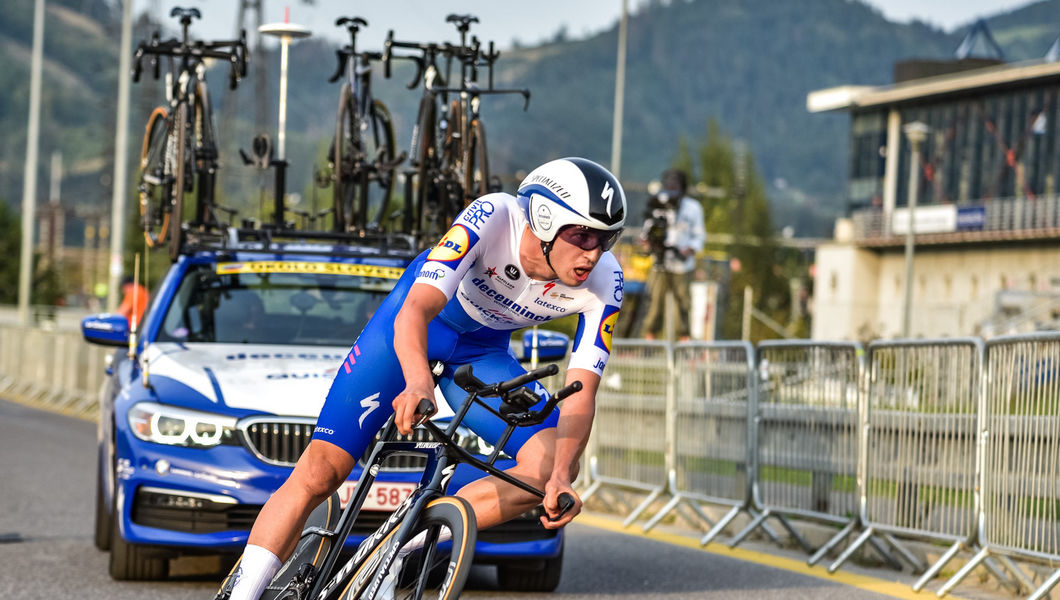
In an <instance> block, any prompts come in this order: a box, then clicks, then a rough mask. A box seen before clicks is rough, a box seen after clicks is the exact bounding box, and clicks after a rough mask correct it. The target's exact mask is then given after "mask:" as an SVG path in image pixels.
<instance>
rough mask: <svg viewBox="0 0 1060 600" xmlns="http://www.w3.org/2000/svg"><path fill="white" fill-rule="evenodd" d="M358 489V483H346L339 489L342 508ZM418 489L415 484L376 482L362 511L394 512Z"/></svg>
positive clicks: (369, 491)
mask: <svg viewBox="0 0 1060 600" xmlns="http://www.w3.org/2000/svg"><path fill="white" fill-rule="evenodd" d="M355 487H357V482H356V481H345V482H343V484H342V486H341V487H339V501H340V502H341V503H342V507H343V508H346V504H347V503H348V502H349V501H350V498H353V488H355ZM415 489H416V484H415V483H390V482H386V481H376V482H375V483H373V484H372V488H371V489H370V490H368V497H367V498H365V499H364V506H362V507H361V509H362V510H381V511H387V512H392V511H393V510H394V509H395V508H397V506H398V504H401V501H402V500H404V499H405V498H407V497H408V495H409V494H411V493H412V492H413V490H415Z"/></svg>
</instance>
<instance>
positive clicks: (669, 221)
mask: <svg viewBox="0 0 1060 600" xmlns="http://www.w3.org/2000/svg"><path fill="white" fill-rule="evenodd" d="M680 202H681V197H680V196H678V195H676V194H671V193H669V192H667V191H666V190H663V191H660V192H659V193H657V194H655V195H653V196H651V197H650V198H648V204H647V207H646V208H645V210H644V225H645V230H646V231H647V240H648V247H649V251H650V252H651V255H652V258H654V259H655V262H656V263H662V261H663V260H665V259H666V253H667V252H668V251H675V250H676V248H674V247H673V246H670V245H668V244H667V238H668V236H669V233H670V226H671V225H673V223H674V222H675V220H676V219H677V207H678V204H679V203H680Z"/></svg>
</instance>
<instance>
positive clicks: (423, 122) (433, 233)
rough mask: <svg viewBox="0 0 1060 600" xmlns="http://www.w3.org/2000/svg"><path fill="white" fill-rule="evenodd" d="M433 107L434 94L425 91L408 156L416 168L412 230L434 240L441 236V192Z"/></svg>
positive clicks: (423, 237) (423, 239)
mask: <svg viewBox="0 0 1060 600" xmlns="http://www.w3.org/2000/svg"><path fill="white" fill-rule="evenodd" d="M436 115H437V107H436V106H435V103H434V97H433V96H430V95H425V96H424V97H423V99H421V100H420V109H419V113H418V117H417V119H416V127H415V129H413V130H412V148H411V150H412V157H413V159H414V161H415V162H414V163H413V166H414V167H415V168H416V215H415V219H414V221H415V223H416V227H415V229H416V232H417V233H418V234H419V236H420V239H421V241H424V242H428V243H434V242H437V240H438V238H439V237H441V232H442V228H444V227H445V225H447V223H441V224H439V221H440V218H439V215H438V212H439V207H440V204H441V201H440V196H441V193H440V191H439V190H438V186H437V185H436V184H435V181H434V177H435V174H436V173H437V170H438V148H437V146H436V144H435V130H434V128H435V124H436V123H435V120H436V118H437V117H436Z"/></svg>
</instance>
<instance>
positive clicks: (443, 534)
mask: <svg viewBox="0 0 1060 600" xmlns="http://www.w3.org/2000/svg"><path fill="white" fill-rule="evenodd" d="M451 539H453V532H452V531H450V530H449V528H448V527H444V528H442V530H441V531H439V532H438V542H437V543H439V544H441V543H442V542H448V541H449V540H451ZM425 541H427V532H426V531H421V532H420V533H419V534H418V535H417V536H416V537H414V538H412V539H411V540H409V541H408V543H406V544H405V545H404V546H402V547H401V550H398V556H400V557H402V558H404V557H406V556H408V555H409V554H412V553H413V552H415V551H416V550H419V549H420V548H422V547H423V543H424V542H425Z"/></svg>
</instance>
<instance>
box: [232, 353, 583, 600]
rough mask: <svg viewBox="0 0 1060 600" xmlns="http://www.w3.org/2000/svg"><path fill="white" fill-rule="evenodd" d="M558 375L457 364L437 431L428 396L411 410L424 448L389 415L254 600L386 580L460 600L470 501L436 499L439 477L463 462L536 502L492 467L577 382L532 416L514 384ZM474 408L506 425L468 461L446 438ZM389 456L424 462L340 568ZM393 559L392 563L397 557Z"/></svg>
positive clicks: (322, 595) (320, 595)
mask: <svg viewBox="0 0 1060 600" xmlns="http://www.w3.org/2000/svg"><path fill="white" fill-rule="evenodd" d="M558 370H559V368H558V367H557V366H556V365H554V364H552V365H548V366H547V367H542V368H540V369H536V370H533V371H530V372H528V373H524V374H523V375H520V376H518V377H515V378H514V379H511V380H509V381H504V382H500V383H493V384H486V383H483V382H482V381H480V380H479V379H478V378H476V377H475V376H474V373H473V371H472V368H471V366H470V365H464V366H462V367H460V368H459V369H457V371H456V373H455V374H454V381H455V382H456V383H457V385H459V386H460V387H462V388H463V389H464V390H466V391H467V392H468V395H467V398H466V399H465V400H464V402H463V404H462V405H461V407H460V408H459V410H457V412H456V414H455V415H454V416H453V419H452V421H450V422H449V425H448V426H446V427H445V429H444V430H442V429H441V428H440V427H439V426H438V425H436V424H435V423H433V422H431V421H430V420H429V417H430V416H431V414H430V413H431V412H432V410H431V409H432V408H433V406H432V404H431V401H430V400H428V399H426V398H425V399H423V400H421V401H420V405H419V408H418V409H417V411H418V412H419V414H421V415H424V416H423V418H422V419H421V421H420V422H419V423H418V424H417V426H418V427H423V428H425V429H426V430H427V432H428V433H429V434H430V437H431V438H432V439H433V440H434V441H433V442H415V441H408V440H397V439H396V432H397V427H396V426H395V425H394V417H393V416H391V418H390V419H389V420H388V421H387V423H386V425H384V427H383V433H382V434H381V437H380V441H379V442H377V443H376V445H375V448H374V450H373V451H372V453H371V456H370V458H369V459H368V461H367V462H366V464H365V469H364V475H363V476H362V477H361V479H360V481H358V482H357V487H356V488H355V489H354V491H353V494H352V496H351V499H350V501H349V503H348V504H347V505H346V508H345V509H343V510H342V511H341V514H340V511H339V499H338V494H332V496H331V497H330V498H329V499H328V500H326V501H325V502H324V503H323V504H321V505H320V506H319V507H318V508H317V509H316V510H314V511H313V513H312V514H311V515H310V517H309V519H308V521H307V522H306V525H305V529H304V530H303V532H302V536H301V538H300V539H299V541H298V544H297V546H296V547H295V550H294V553H293V554H292V555H291V557H290V558H289V559H287V561H286V562H285V563H284V564H283V566H282V567H281V568H280V570H279V571H278V572H277V573H276V575H275V576H274V577H273V579H272V581H271V582H270V583H269V584H268V585H267V586H266V587H265V591H264V593H263V594H262V596H261V599H262V600H306V599H310V598H312V599H315V600H361V599H363V600H368V599H372V598H376V597H377V593H379V592H380V590H381V588H382V587H383V586H384V585H385V584H384V582H386V584H389V583H391V582H392V583H393V584H394V589H393V597H394V598H402V599H405V598H407V599H412V600H420V599H422V598H436V599H438V600H449V599H453V598H458V597H460V593H461V592H462V591H463V588H464V583H465V581H466V579H467V576H468V573H469V572H470V570H471V563H472V555H473V553H474V549H475V541H476V538H477V529H476V525H475V515H474V512H473V511H472V509H471V506H470V504H468V502H467V501H466V500H464V499H463V498H460V497H459V496H447V495H445V488H446V484H447V483H448V481H449V476H450V475H451V474H452V472H453V471H454V470H455V469H456V466H457V465H458V464H460V463H465V464H470V465H472V466H474V467H476V468H478V469H480V470H482V471H484V472H485V473H488V474H490V475H493V476H496V477H498V478H500V479H502V480H503V481H506V482H508V483H510V484H512V485H514V486H516V487H519V488H520V489H523V490H525V491H527V492H529V493H531V494H534V495H535V496H537V497H538V498H544V492H542V491H541V490H539V489H537V488H535V487H534V486H532V485H530V484H528V483H526V482H524V481H522V480H520V479H517V478H515V477H512V476H511V475H509V474H507V473H505V472H504V471H501V470H500V469H498V468H496V467H495V466H494V463H495V462H496V461H497V459H498V458H499V456H500V454H501V451H502V450H501V449H502V448H503V447H504V445H505V444H506V443H507V441H508V439H509V437H510V436H511V435H512V433H514V431H515V428H516V427H520V426H528V425H537V424H539V423H542V422H543V421H544V420H545V419H546V418H547V417H548V415H549V414H551V412H552V411H553V410H555V408H556V405H557V404H558V403H559V401H560V400H562V399H563V398H566V397H567V396H569V395H571V394H573V393H575V392H577V391H579V390H580V389H581V387H582V386H581V382H580V381H575V382H573V383H571V384H570V385H568V386H566V387H564V388H563V389H561V390H559V391H558V392H556V394H555V395H553V396H552V397H551V398H549V400H548V401H547V402H546V403H545V405H544V406H543V407H542V408H541V409H540V410H536V411H535V410H532V407H533V406H535V405H536V404H537V403H538V402H539V401H540V398H539V397H538V395H537V394H535V393H534V392H532V391H531V390H530V389H528V388H527V387H524V386H525V385H526V384H527V383H530V382H533V381H537V380H539V379H542V378H544V377H548V376H551V375H554V374H556V372H558ZM487 397H500V398H501V403H500V406H499V408H498V409H494V408H493V407H491V406H490V405H488V404H486V403H485V402H484V401H483V400H482V398H487ZM474 404H479V405H480V406H482V407H485V408H486V410H488V411H490V412H491V413H493V414H494V415H496V416H497V417H499V418H501V419H502V420H504V422H505V423H507V427H506V428H505V432H504V434H503V435H502V436H501V439H500V440H499V441H498V443H497V445H496V446H495V448H494V450H493V453H492V454H491V455H490V456H489V457H488V458H487V459H486V460H481V459H479V458H477V457H476V456H474V455H473V454H471V453H469V452H468V451H467V450H466V449H464V448H463V447H462V446H461V445H460V443H459V442H458V441H456V440H454V437H455V436H456V435H457V429H458V428H459V427H460V424H461V421H463V418H464V416H465V415H466V414H467V412H468V410H470V409H471V407H472V406H473V405H474ZM398 454H403V455H413V456H420V457H422V459H423V460H424V462H425V463H426V464H425V466H424V467H423V477H422V478H421V479H420V483H419V484H418V486H417V487H416V489H415V490H413V492H412V493H411V494H410V495H409V496H408V497H407V498H405V500H404V501H402V502H401V503H400V504H399V505H398V507H397V508H396V509H395V510H394V512H393V513H391V515H390V517H389V518H387V519H386V521H385V522H384V523H383V524H382V525H381V526H380V527H379V528H378V529H377V530H376V531H375V533H373V534H372V535H369V536H368V537H367V538H365V541H364V542H362V543H361V545H360V546H359V547H358V548H357V550H356V552H355V553H354V554H353V556H352V557H351V558H350V559H349V560H348V561H346V562H345V564H342V565H341V566H340V564H339V558H340V557H339V555H340V553H341V552H342V548H343V545H344V543H345V541H346V538H347V537H348V536H349V535H350V532H351V531H352V529H353V525H354V522H355V521H356V520H357V518H358V515H359V514H360V511H361V506H362V505H363V504H364V502H365V499H366V498H367V496H368V493H369V490H370V489H371V487H372V482H373V481H374V480H375V476H374V473H375V472H377V471H378V469H379V466H380V465H381V464H382V463H383V461H385V460H386V459H387V458H388V457H391V456H395V455H398ZM559 500H560V515H562V514H563V513H565V512H566V511H567V510H569V509H570V508H571V507H572V506H573V505H574V498H572V497H571V496H570V495H568V494H561V495H560V499H559ZM557 518H558V516H557ZM398 556H400V557H401V558H400V559H397V557H398ZM238 568H239V563H238V562H237V563H236V565H235V566H234V567H232V571H231V572H230V573H229V575H228V577H226V578H225V580H224V581H223V582H222V583H221V588H220V590H219V591H218V593H217V595H216V596H215V600H227V598H229V596H230V594H231V589H230V586H231V585H234V581H232V575H233V574H234V573H235V572H236V571H237V570H238ZM393 569H396V572H394V571H392V570H393ZM388 577H389V579H388Z"/></svg>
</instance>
